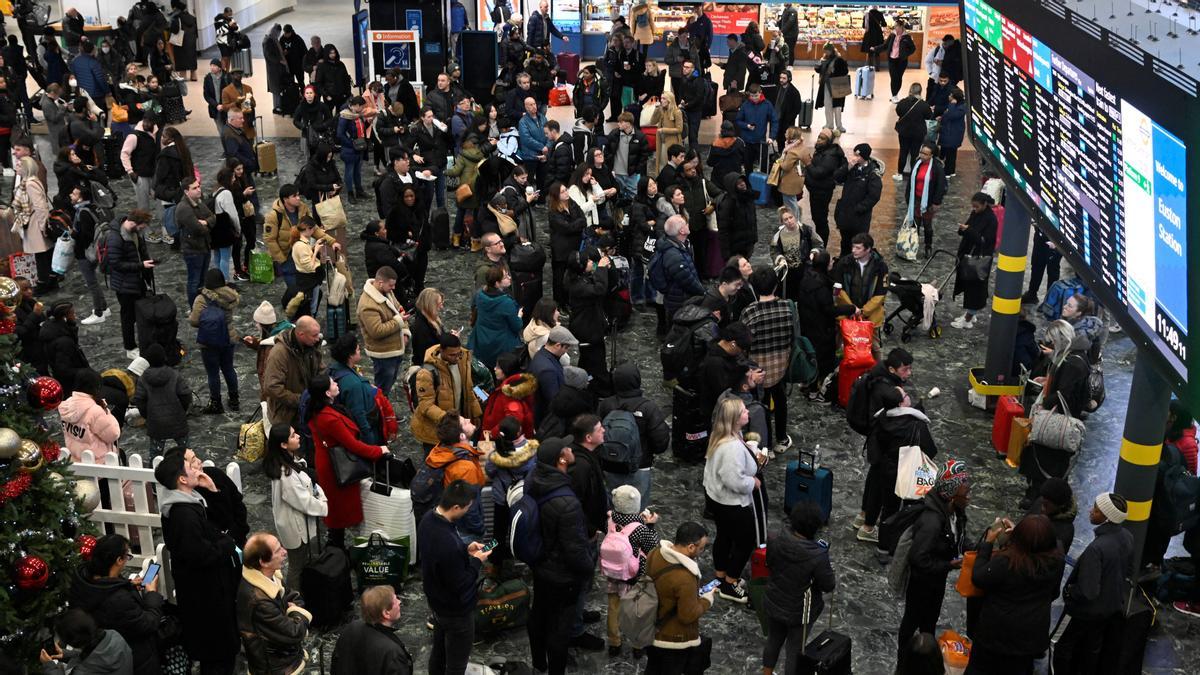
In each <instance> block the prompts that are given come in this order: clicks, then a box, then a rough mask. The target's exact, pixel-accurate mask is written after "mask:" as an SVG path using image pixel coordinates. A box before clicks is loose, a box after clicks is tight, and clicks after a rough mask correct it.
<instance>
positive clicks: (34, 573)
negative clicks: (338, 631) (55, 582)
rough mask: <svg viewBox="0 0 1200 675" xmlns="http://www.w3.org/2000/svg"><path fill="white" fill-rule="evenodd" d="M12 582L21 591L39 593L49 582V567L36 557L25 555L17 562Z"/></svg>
mask: <svg viewBox="0 0 1200 675" xmlns="http://www.w3.org/2000/svg"><path fill="white" fill-rule="evenodd" d="M13 581H14V582H16V584H17V588H19V589H21V590H22V591H40V590H42V589H43V588H45V587H46V584H48V583H49V582H50V566H49V565H47V564H46V561H45V560H42V559H41V558H39V557H37V556H36V555H27V556H25V557H23V558H21V559H19V560H17V564H16V566H15V567H14V568H13Z"/></svg>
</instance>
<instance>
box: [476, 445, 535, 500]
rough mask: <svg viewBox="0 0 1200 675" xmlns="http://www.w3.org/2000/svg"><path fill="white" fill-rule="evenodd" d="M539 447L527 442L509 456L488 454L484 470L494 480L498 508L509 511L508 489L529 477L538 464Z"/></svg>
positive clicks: (494, 495)
mask: <svg viewBox="0 0 1200 675" xmlns="http://www.w3.org/2000/svg"><path fill="white" fill-rule="evenodd" d="M538 446H539V444H538V442H537V441H534V440H526V441H525V444H524V445H522V446H520V447H518V448H514V450H513V452H512V453H511V454H509V455H502V454H500V453H498V452H492V453H489V454H488V456H487V460H486V461H485V462H484V466H483V470H484V473H486V474H487V475H488V477H489V478H491V479H492V501H493V502H495V504H496V506H498V507H501V508H503V509H505V510H506V511H507V509H508V499H507V495H508V489H509V488H510V487H512V486H513V485H515V484H516V483H517V481H522V480H525V479H526V478H528V477H529V474H530V472H532V471H533V467H534V465H535V464H537V449H538Z"/></svg>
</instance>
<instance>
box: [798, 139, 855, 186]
mask: <svg viewBox="0 0 1200 675" xmlns="http://www.w3.org/2000/svg"><path fill="white" fill-rule="evenodd" d="M845 166H846V152H845V151H844V150H842V146H840V145H838V144H837V143H832V142H831V143H830V144H829V145H825V146H820V147H817V148H816V150H814V151H813V158H812V163H811V164H809V165H808V166H806V167H804V187H806V188H808V190H809V191H810V192H833V188H834V187H835V186H836V185H837V179H836V176H837V172H838V171H839V170H841V169H843V167H845Z"/></svg>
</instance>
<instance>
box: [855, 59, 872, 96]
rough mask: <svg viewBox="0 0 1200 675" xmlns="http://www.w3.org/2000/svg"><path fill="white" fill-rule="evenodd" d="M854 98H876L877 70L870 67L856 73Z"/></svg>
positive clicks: (860, 69) (864, 67)
mask: <svg viewBox="0 0 1200 675" xmlns="http://www.w3.org/2000/svg"><path fill="white" fill-rule="evenodd" d="M854 98H858V99H864V98H875V70H874V69H873V68H871V67H870V66H863V67H862V68H859V69H858V70H856V71H854Z"/></svg>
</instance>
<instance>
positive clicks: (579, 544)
mask: <svg viewBox="0 0 1200 675" xmlns="http://www.w3.org/2000/svg"><path fill="white" fill-rule="evenodd" d="M564 487H565V488H570V487H571V482H570V479H569V478H568V477H567V474H565V473H563V472H561V471H558V470H557V469H555V468H554V467H552V466H546V465H544V464H536V465H534V467H533V471H532V472H530V474H529V478H527V479H525V494H527V495H529V496H531V497H537V496H539V495H544V494H549V493H550V492H551V491H553V490H557V489H559V488H564ZM538 516H539V519H540V523H539V524H540V525H541V530H542V558H541V560H538V561H537V562H536V563H535V564H534V565H533V574H534V577H535V578H537V579H543V580H545V581H548V582H550V583H552V584H556V585H560V586H565V585H568V584H578V583H582V582H583V581H584V580H586V579H589V578H591V576H592V574H593V572H594V571H595V569H596V558H595V556H594V554H593V552H592V551H593V549H592V546H591V544H590V543H589V541H588V537H587V534H586V532H585V531H584V514H583V507H582V506H581V505H580V503H579V498H578V497H576V496H575V494H574V493H573V492H572V493H571V494H567V495H561V496H558V497H553V498H551V499H547V500H546V501H544V502H542V503H541V505H540V507H539V509H538Z"/></svg>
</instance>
